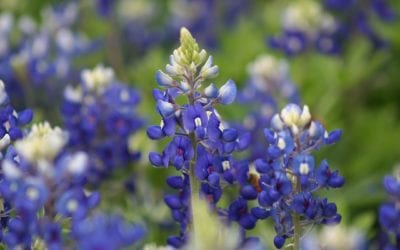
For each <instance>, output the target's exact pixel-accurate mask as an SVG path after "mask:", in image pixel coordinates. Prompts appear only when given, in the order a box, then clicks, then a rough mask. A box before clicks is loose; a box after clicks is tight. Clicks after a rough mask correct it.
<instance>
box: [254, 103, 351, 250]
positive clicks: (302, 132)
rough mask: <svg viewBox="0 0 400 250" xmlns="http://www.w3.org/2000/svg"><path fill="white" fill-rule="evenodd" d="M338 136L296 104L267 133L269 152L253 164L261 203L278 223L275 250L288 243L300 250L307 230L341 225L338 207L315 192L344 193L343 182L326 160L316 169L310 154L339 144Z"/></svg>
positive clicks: (305, 107) (265, 132) (290, 105)
mask: <svg viewBox="0 0 400 250" xmlns="http://www.w3.org/2000/svg"><path fill="white" fill-rule="evenodd" d="M340 136H341V131H340V130H334V131H332V132H330V133H328V132H327V131H326V130H325V128H324V127H323V126H322V124H321V123H320V122H318V121H314V120H313V119H312V118H311V115H310V111H309V109H308V107H307V106H304V107H303V108H301V107H300V106H298V105H297V104H293V103H292V104H288V105H287V106H286V107H285V108H283V109H282V111H281V112H280V113H278V114H276V115H274V116H273V118H272V120H271V129H269V128H266V129H265V130H264V137H265V140H266V141H267V143H268V147H267V148H266V150H265V152H266V153H265V154H264V156H263V157H260V158H259V159H257V160H256V161H255V169H256V170H257V172H258V174H259V186H260V190H259V193H258V197H257V198H258V202H259V205H260V206H261V207H263V208H265V209H267V210H268V211H269V212H270V214H271V217H272V219H273V221H274V223H275V230H276V233H277V235H276V236H275V239H274V243H275V246H276V247H277V248H282V247H283V246H284V245H285V242H286V240H290V242H289V243H288V245H290V244H291V245H292V246H293V247H294V248H293V249H299V246H300V245H299V244H300V237H301V235H302V232H303V230H304V228H305V227H307V226H312V225H314V224H336V223H339V222H340V220H341V217H340V215H339V214H338V213H337V207H336V205H335V203H332V202H328V200H327V199H326V198H320V197H318V196H317V195H316V194H315V193H316V191H318V190H321V189H330V188H340V187H341V186H343V184H344V178H343V177H342V176H340V175H339V173H338V171H334V170H332V169H331V167H330V166H329V165H328V162H327V161H326V160H323V161H322V162H321V163H320V164H319V165H317V163H316V161H315V159H314V156H313V155H312V152H313V151H314V150H318V149H319V148H320V147H322V146H324V145H330V144H334V143H336V142H337V141H338V140H339V139H340Z"/></svg>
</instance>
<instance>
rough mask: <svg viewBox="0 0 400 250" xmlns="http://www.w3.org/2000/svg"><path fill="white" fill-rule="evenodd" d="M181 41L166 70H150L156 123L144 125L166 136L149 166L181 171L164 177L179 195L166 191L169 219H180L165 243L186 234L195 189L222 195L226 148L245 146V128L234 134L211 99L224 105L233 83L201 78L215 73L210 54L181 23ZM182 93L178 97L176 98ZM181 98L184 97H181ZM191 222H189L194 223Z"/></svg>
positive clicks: (229, 174) (229, 176)
mask: <svg viewBox="0 0 400 250" xmlns="http://www.w3.org/2000/svg"><path fill="white" fill-rule="evenodd" d="M180 41H181V45H180V47H179V48H178V49H176V50H174V52H173V53H172V55H171V56H170V63H169V64H167V66H166V71H165V72H163V71H161V70H159V71H158V72H157V73H156V81H157V83H158V84H159V86H160V87H161V88H164V89H165V90H159V89H155V90H154V91H153V96H154V99H155V100H156V103H157V111H158V112H159V114H160V115H161V124H160V125H153V126H150V127H148V129H147V135H148V137H149V138H150V139H153V140H160V139H162V138H165V137H169V138H171V140H170V141H169V143H168V145H167V146H166V148H165V149H164V150H163V151H162V153H157V152H151V153H150V154H149V160H150V162H151V163H152V165H154V166H155V167H169V166H170V165H172V166H174V167H175V168H176V169H177V170H179V171H180V172H181V174H180V175H178V176H172V177H169V178H168V179H167V183H168V185H169V186H171V187H172V188H173V189H176V190H178V191H179V195H178V196H176V195H166V196H165V202H166V204H167V205H168V206H169V207H170V208H171V210H172V215H173V218H174V220H176V221H177V222H179V223H180V224H181V230H180V231H181V232H180V235H179V236H172V237H169V239H168V244H170V245H172V246H174V247H181V246H183V244H184V243H185V242H186V240H187V238H188V236H189V235H190V230H189V228H192V227H189V225H191V224H192V223H193V221H194V219H193V218H191V215H193V213H192V211H191V210H190V204H191V200H192V199H191V198H193V197H194V196H197V195H200V196H201V197H206V198H207V200H208V201H209V203H210V204H214V205H215V204H216V203H217V202H218V200H219V199H220V197H221V195H222V188H221V185H222V183H224V182H225V183H233V182H234V181H235V178H236V177H235V176H234V172H235V171H234V170H233V169H234V168H236V162H235V161H234V160H233V159H232V156H231V154H232V153H233V152H234V151H240V150H243V149H245V148H246V147H247V144H248V141H249V137H248V135H247V134H243V135H239V134H238V132H237V131H236V130H235V129H232V128H229V127H227V125H226V124H225V123H224V122H223V121H222V120H221V116H220V115H219V113H218V112H217V110H216V109H215V107H216V105H217V104H223V105H228V104H230V103H232V102H233V101H234V99H235V96H236V92H237V90H236V85H235V83H234V82H233V81H232V80H228V81H227V82H226V83H225V84H224V85H223V86H222V87H220V88H219V89H218V88H217V87H216V85H215V84H213V83H210V84H209V85H208V86H207V87H203V85H204V84H205V82H206V81H208V80H210V79H212V78H214V77H216V76H217V75H218V71H219V69H218V66H216V65H213V60H212V56H208V57H207V52H206V51H205V50H201V49H200V48H199V46H198V44H197V42H196V40H195V39H194V38H193V37H192V36H191V34H190V32H189V31H188V30H187V29H185V28H182V29H181V38H180ZM181 97H184V98H181ZM182 100H186V102H182ZM195 227H196V225H194V228H195Z"/></svg>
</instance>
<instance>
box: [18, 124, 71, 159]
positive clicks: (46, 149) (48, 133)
mask: <svg viewBox="0 0 400 250" xmlns="http://www.w3.org/2000/svg"><path fill="white" fill-rule="evenodd" d="M67 139H68V136H67V134H66V132H64V131H63V130H61V129H60V128H59V127H54V128H52V127H51V126H50V124H49V123H48V122H44V123H40V124H35V125H33V126H32V129H31V131H30V133H29V134H28V135H27V136H26V137H25V138H24V139H22V140H19V141H16V142H15V148H16V150H17V152H18V153H19V154H20V155H21V156H22V157H24V159H26V160H27V161H29V162H31V163H38V162H43V161H44V162H48V161H51V160H53V159H54V158H55V157H56V156H57V155H58V153H59V152H60V151H61V149H62V147H63V146H64V145H65V144H66V143H67Z"/></svg>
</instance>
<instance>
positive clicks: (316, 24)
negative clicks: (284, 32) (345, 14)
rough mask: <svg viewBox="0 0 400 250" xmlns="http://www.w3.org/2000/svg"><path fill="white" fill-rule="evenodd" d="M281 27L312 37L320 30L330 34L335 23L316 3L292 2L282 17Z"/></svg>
mask: <svg viewBox="0 0 400 250" xmlns="http://www.w3.org/2000/svg"><path fill="white" fill-rule="evenodd" d="M282 26H283V28H284V29H288V30H298V31H303V32H306V33H307V34H308V35H309V36H311V37H313V36H314V35H315V34H316V33H317V32H318V31H321V30H323V31H325V32H332V31H333V30H334V29H335V28H336V23H335V20H334V19H333V17H332V16H331V15H330V14H328V13H326V12H325V11H324V10H323V8H322V6H321V5H320V4H319V3H318V2H316V1H313V0H307V1H297V2H294V3H293V4H291V5H290V6H289V7H287V8H286V10H285V11H284V12H283V15H282Z"/></svg>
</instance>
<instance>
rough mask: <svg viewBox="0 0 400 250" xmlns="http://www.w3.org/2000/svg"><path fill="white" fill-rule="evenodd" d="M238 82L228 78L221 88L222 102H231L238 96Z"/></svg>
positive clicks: (220, 96)
mask: <svg viewBox="0 0 400 250" xmlns="http://www.w3.org/2000/svg"><path fill="white" fill-rule="evenodd" d="M236 93H237V89H236V84H235V82H234V81H232V80H228V81H227V82H226V83H225V84H224V85H223V86H222V87H221V88H220V89H219V95H218V98H219V102H220V103H222V104H225V105H227V104H231V103H232V102H233V101H234V100H235V98H236Z"/></svg>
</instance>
